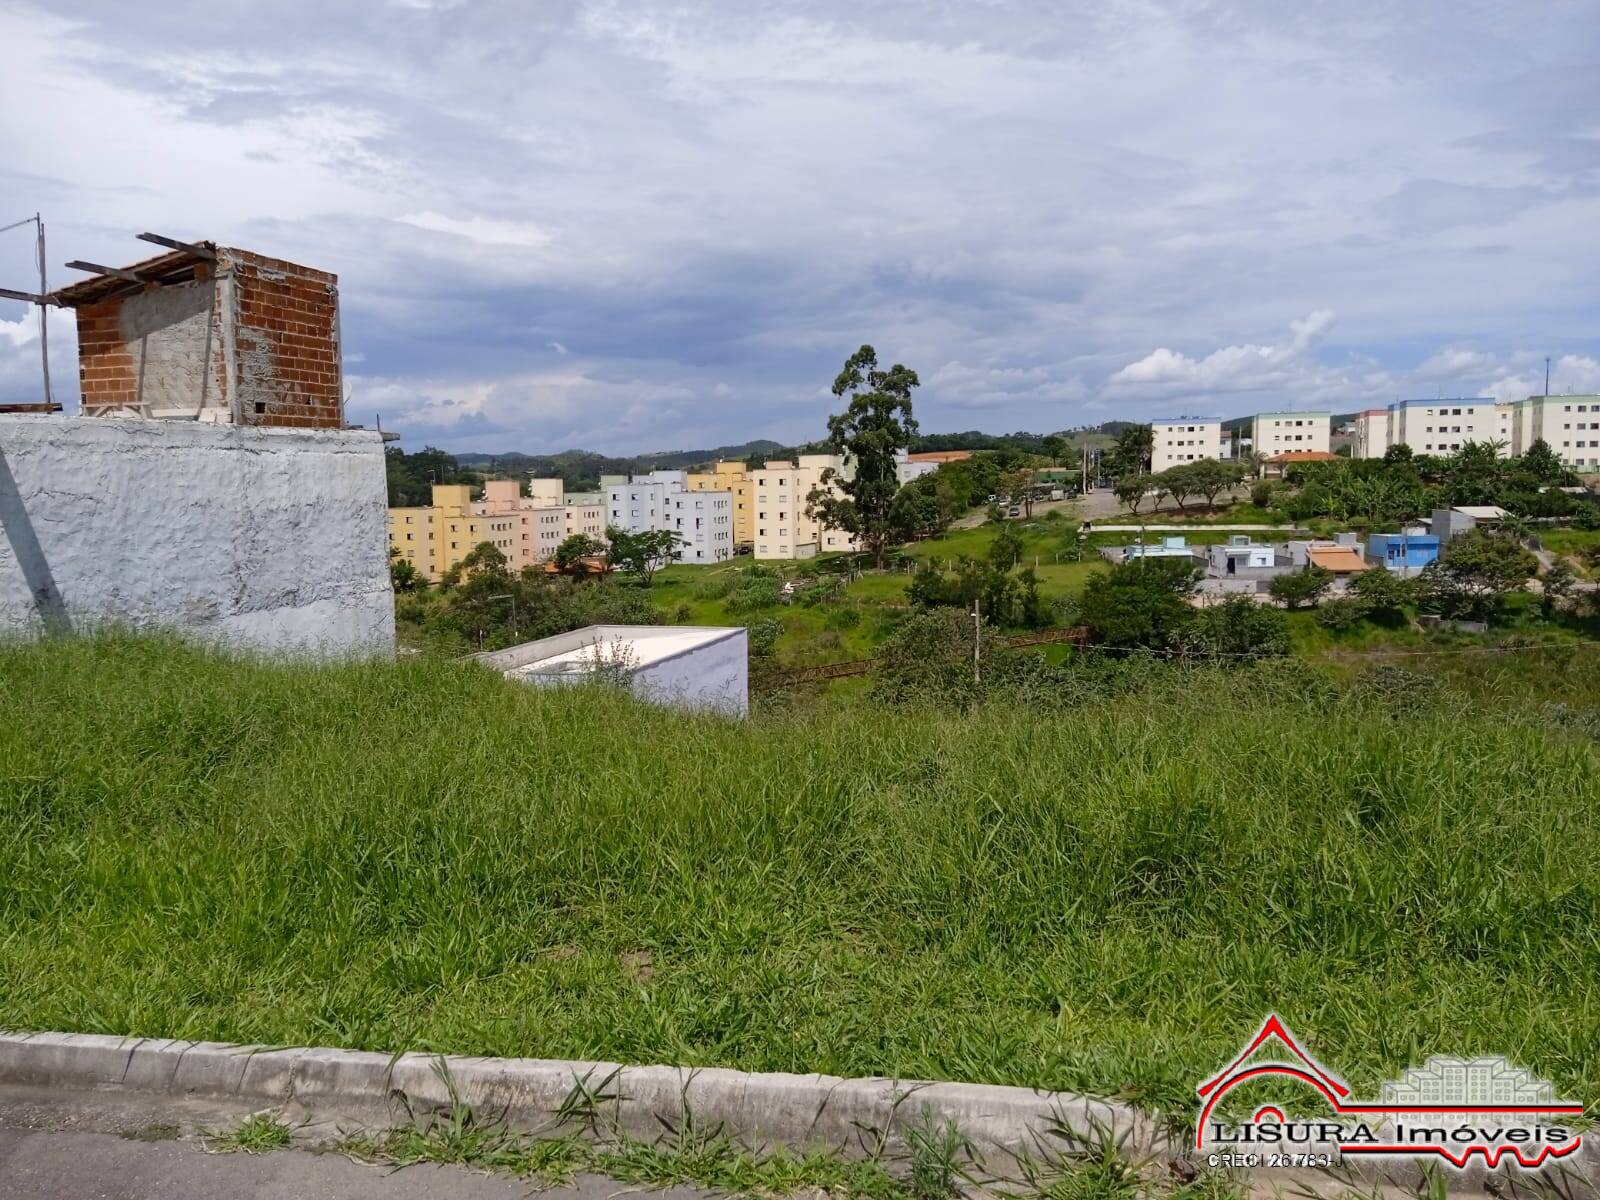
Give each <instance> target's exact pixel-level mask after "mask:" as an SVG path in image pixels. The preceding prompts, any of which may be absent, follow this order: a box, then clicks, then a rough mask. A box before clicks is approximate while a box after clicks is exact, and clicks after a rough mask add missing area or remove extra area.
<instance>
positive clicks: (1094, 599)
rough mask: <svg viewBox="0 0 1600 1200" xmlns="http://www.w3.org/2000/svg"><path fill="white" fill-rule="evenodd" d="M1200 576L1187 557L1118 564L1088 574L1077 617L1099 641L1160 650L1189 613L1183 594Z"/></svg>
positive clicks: (1190, 589) (1106, 643)
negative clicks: (1105, 569)
mask: <svg viewBox="0 0 1600 1200" xmlns="http://www.w3.org/2000/svg"><path fill="white" fill-rule="evenodd" d="M1199 580H1200V571H1199V570H1198V568H1196V567H1195V566H1194V564H1193V562H1192V561H1191V560H1190V559H1188V558H1150V559H1145V558H1140V559H1135V560H1133V561H1131V562H1126V563H1120V564H1118V565H1117V566H1114V567H1112V568H1110V570H1107V571H1100V572H1096V573H1095V574H1094V575H1091V576H1090V577H1089V581H1088V583H1086V584H1085V585H1084V589H1083V598H1082V599H1081V600H1080V601H1079V617H1078V619H1079V620H1081V621H1082V622H1083V624H1084V625H1086V626H1088V628H1089V634H1090V637H1091V639H1092V640H1093V641H1095V642H1098V643H1100V644H1102V645H1107V646H1123V647H1134V646H1145V647H1150V648H1152V649H1163V648H1165V647H1167V646H1169V645H1170V644H1171V643H1172V641H1173V639H1174V638H1175V637H1176V636H1177V633H1178V630H1179V629H1180V628H1181V627H1182V626H1183V624H1184V623H1185V622H1186V621H1188V620H1189V619H1190V617H1191V616H1192V614H1193V612H1194V610H1193V609H1191V608H1190V607H1189V605H1188V604H1187V602H1186V600H1185V597H1187V596H1188V595H1189V594H1190V593H1191V592H1193V591H1194V586H1195V584H1196V583H1198V582H1199Z"/></svg>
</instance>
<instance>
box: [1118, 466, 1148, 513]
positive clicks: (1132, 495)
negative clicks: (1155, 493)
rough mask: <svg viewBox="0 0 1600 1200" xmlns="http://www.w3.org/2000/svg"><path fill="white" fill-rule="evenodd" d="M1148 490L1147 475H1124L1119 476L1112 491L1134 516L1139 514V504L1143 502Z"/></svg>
mask: <svg viewBox="0 0 1600 1200" xmlns="http://www.w3.org/2000/svg"><path fill="white" fill-rule="evenodd" d="M1149 490H1150V477H1149V476H1148V475H1125V476H1122V477H1121V478H1119V479H1118V480H1117V482H1116V485H1115V486H1114V487H1113V488H1112V491H1114V492H1115V493H1116V496H1117V499H1118V500H1119V501H1121V502H1122V503H1123V504H1126V505H1127V506H1128V511H1129V512H1131V513H1132V514H1133V515H1134V516H1138V515H1139V505H1141V504H1143V503H1144V498H1145V493H1146V492H1147V491H1149Z"/></svg>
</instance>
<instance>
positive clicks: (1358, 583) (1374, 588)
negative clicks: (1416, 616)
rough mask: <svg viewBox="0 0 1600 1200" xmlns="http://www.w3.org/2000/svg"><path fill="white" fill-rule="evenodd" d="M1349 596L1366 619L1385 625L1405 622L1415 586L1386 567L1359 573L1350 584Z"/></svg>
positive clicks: (1414, 599) (1414, 595)
mask: <svg viewBox="0 0 1600 1200" xmlns="http://www.w3.org/2000/svg"><path fill="white" fill-rule="evenodd" d="M1350 590H1351V592H1352V594H1353V595H1354V596H1355V597H1356V598H1357V599H1359V600H1360V601H1361V604H1362V606H1363V608H1364V609H1365V614H1364V615H1366V616H1368V617H1370V618H1372V619H1373V620H1375V621H1378V622H1380V623H1381V624H1385V625H1396V624H1399V623H1401V622H1403V621H1404V620H1405V619H1406V609H1407V608H1408V607H1410V606H1411V605H1412V604H1415V603H1416V600H1417V585H1416V584H1415V583H1413V582H1412V581H1411V580H1409V579H1402V578H1401V577H1400V576H1399V575H1398V574H1397V573H1395V572H1394V571H1391V570H1389V569H1388V568H1386V567H1374V568H1373V569H1372V570H1370V571H1362V572H1360V573H1359V574H1357V575H1356V577H1355V578H1354V579H1352V580H1351V581H1350Z"/></svg>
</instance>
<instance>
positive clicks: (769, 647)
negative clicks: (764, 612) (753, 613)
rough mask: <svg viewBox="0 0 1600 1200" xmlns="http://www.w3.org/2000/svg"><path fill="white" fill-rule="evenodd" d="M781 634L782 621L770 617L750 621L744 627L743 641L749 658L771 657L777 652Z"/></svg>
mask: <svg viewBox="0 0 1600 1200" xmlns="http://www.w3.org/2000/svg"><path fill="white" fill-rule="evenodd" d="M782 636H783V622H782V621H777V620H774V619H773V618H771V617H763V618H762V619H761V620H759V621H751V622H750V624H749V625H747V626H746V627H745V641H746V643H747V644H748V645H749V647H750V657H751V658H771V657H773V655H775V654H777V652H778V639H779V638H781V637H782Z"/></svg>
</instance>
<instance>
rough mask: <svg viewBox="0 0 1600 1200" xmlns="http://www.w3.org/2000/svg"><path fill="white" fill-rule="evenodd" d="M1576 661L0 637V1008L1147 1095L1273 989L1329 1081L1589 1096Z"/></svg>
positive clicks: (1587, 764)
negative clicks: (1040, 658) (1009, 678)
mask: <svg viewBox="0 0 1600 1200" xmlns="http://www.w3.org/2000/svg"><path fill="white" fill-rule="evenodd" d="M1596 666H1597V660H1596V656H1595V655H1594V654H1593V652H1592V650H1591V651H1589V652H1579V649H1578V648H1573V649H1572V650H1571V651H1563V652H1562V654H1561V655H1559V656H1542V657H1540V656H1526V655H1524V656H1518V655H1497V656H1480V657H1477V658H1472V657H1463V658H1461V659H1459V660H1452V661H1451V665H1450V666H1449V667H1448V668H1445V667H1444V666H1442V665H1441V666H1439V667H1430V666H1429V665H1428V664H1427V663H1425V662H1424V663H1420V664H1418V665H1417V666H1415V667H1412V666H1410V665H1407V666H1406V667H1405V668H1404V670H1403V671H1402V672H1400V673H1394V672H1391V673H1390V674H1388V675H1385V676H1384V677H1383V678H1382V681H1381V686H1375V687H1366V686H1364V685H1362V683H1361V679H1360V678H1358V679H1357V683H1356V685H1352V686H1348V687H1347V686H1343V685H1341V684H1338V683H1336V682H1335V681H1333V680H1332V679H1330V678H1329V677H1328V676H1326V675H1325V674H1322V673H1319V672H1318V671H1315V670H1313V669H1311V668H1309V667H1307V666H1306V665H1305V664H1303V663H1295V662H1287V663H1279V664H1271V665H1268V666H1264V667H1261V668H1259V669H1253V670H1244V669H1241V670H1237V671H1223V670H1215V669H1210V668H1204V669H1200V668H1194V669H1186V670H1178V669H1173V670H1172V671H1170V672H1167V671H1156V672H1152V673H1150V675H1149V678H1148V681H1147V682H1146V683H1145V684H1144V685H1142V686H1141V688H1140V689H1138V690H1128V691H1125V692H1117V691H1111V692H1106V693H1103V694H1102V693H1097V696H1098V699H1096V701H1095V702H1094V703H1076V704H1075V701H1074V697H1073V696H1071V695H1066V696H1063V697H1062V698H1061V706H1060V707H1053V708H1049V709H1043V708H1033V707H1029V706H1028V705H1027V704H1025V703H1023V702H1020V701H1019V702H1018V703H1017V704H1015V705H1007V704H996V705H993V706H990V707H986V708H980V709H979V710H977V711H975V712H973V713H970V714H963V713H959V712H951V711H947V710H944V709H939V708H933V707H929V708H922V707H916V706H913V707H909V708H903V709H897V708H884V707H878V706H875V705H873V704H871V703H869V702H868V701H867V700H866V699H865V698H863V697H860V696H850V695H841V696H840V697H838V698H837V702H836V703H830V704H829V705H826V706H824V705H810V706H794V707H792V708H784V709H781V710H778V711H774V712H772V713H769V714H766V715H760V714H758V715H757V716H756V718H754V719H753V720H751V721H749V722H733V721H727V720H723V719H719V718H713V717H709V716H686V715H683V714H680V713H676V712H673V711H670V710H663V709H658V708H653V707H649V706H646V705H641V704H637V703H634V702H632V701H631V700H629V699H628V698H627V697H625V696H621V695H617V694H613V693H611V692H609V691H607V690H604V689H593V688H574V689H559V690H554V691H545V690H535V689H528V688H522V687H518V686H517V685H515V684H508V683H506V682H504V681H502V680H500V679H498V678H497V677H495V676H493V675H491V674H490V673H488V672H486V671H484V670H483V669H481V668H479V667H477V666H475V665H472V664H467V663H461V664H452V663H439V662H428V661H416V660H413V661H408V662H399V663H365V664H351V665H324V666H316V665H299V666H280V665H273V664H268V663H261V662H254V661H247V660H238V659H230V658H225V657H223V656H220V655H215V654H208V653H204V652H201V651H197V650H193V649H189V648H185V647H182V646H180V645H177V644H175V643H173V642H169V641H165V640H161V639H148V638H123V637H107V638H102V639H97V640H88V639H86V640H68V641H54V642H48V643H43V644H38V645H30V646H5V647H0V863H3V864H4V866H3V868H0V873H3V877H4V886H3V887H0V1024H4V1025H5V1026H6V1027H9V1028H13V1029H64V1030H76V1031H82V1032H94V1033H115V1034H124V1035H134V1036H152V1037H177V1038H194V1039H209V1040H223V1041H234V1042H254V1043H266V1044H273V1045H305V1044H321V1045H339V1046H350V1047H356V1048H362V1049H373V1050H385V1051H392V1050H397V1049H413V1050H435V1051H445V1052H455V1053H464V1054H491V1055H531V1056H538V1057H554V1058H576V1059H589V1060H594V1059H609V1060H615V1061H623V1062H634V1063H638V1062H674V1063H683V1064H686V1065H725V1066H732V1067H739V1068H745V1069H751V1070H782V1071H799V1072H811V1071H820V1072H827V1073H834V1074H841V1075H851V1076H854V1075H884V1076H893V1077H899V1078H906V1079H918V1078H933V1079H966V1080H974V1081H980V1082H989V1083H1006V1084H1019V1085H1025V1086H1032V1087H1040V1088H1050V1089H1063V1090H1073V1091H1084V1092H1090V1093H1097V1094H1102V1095H1111V1096H1118V1097H1122V1098H1124V1099H1129V1100H1133V1101H1136V1102H1138V1103H1140V1104H1142V1105H1144V1106H1146V1107H1148V1108H1152V1109H1158V1110H1162V1111H1164V1112H1167V1113H1172V1114H1177V1115H1179V1116H1180V1117H1181V1116H1182V1115H1183V1114H1185V1113H1187V1112H1189V1111H1191V1109H1192V1105H1193V1103H1194V1094H1193V1089H1194V1086H1195V1082H1196V1081H1197V1080H1198V1079H1201V1078H1205V1077H1206V1076H1207V1075H1208V1074H1209V1073H1210V1072H1212V1071H1213V1070H1214V1069H1215V1068H1216V1067H1217V1066H1218V1065H1219V1064H1220V1063H1222V1062H1225V1061H1227V1060H1228V1058H1229V1056H1231V1055H1232V1054H1233V1053H1234V1052H1235V1050H1236V1048H1237V1046H1238V1044H1239V1042H1240V1039H1241V1038H1243V1037H1244V1036H1246V1035H1247V1034H1249V1033H1250V1032H1252V1031H1253V1030H1254V1029H1255V1027H1256V1025H1257V1024H1258V1023H1259V1021H1260V1019H1261V1017H1262V1014H1264V1013H1265V1012H1267V1011H1269V1010H1275V1011H1277V1012H1279V1013H1281V1014H1283V1016H1284V1017H1285V1019H1286V1020H1287V1021H1288V1022H1289V1024H1290V1025H1291V1027H1292V1028H1294V1029H1295V1030H1296V1032H1297V1033H1299V1034H1300V1035H1301V1036H1302V1037H1303V1038H1304V1039H1305V1041H1306V1042H1307V1043H1308V1044H1309V1045H1310V1046H1311V1048H1312V1049H1313V1051H1314V1052H1316V1053H1318V1054H1319V1055H1321V1056H1322V1057H1324V1059H1325V1060H1326V1061H1329V1062H1332V1063H1336V1064H1337V1066H1338V1069H1339V1070H1340V1072H1341V1074H1343V1075H1344V1076H1345V1077H1346V1078H1347V1080H1348V1082H1350V1083H1351V1085H1352V1086H1353V1087H1355V1088H1356V1089H1358V1090H1359V1091H1361V1092H1371V1091H1374V1090H1376V1089H1377V1087H1378V1086H1379V1085H1380V1084H1381V1082H1382V1081H1383V1080H1384V1079H1387V1078H1390V1077H1392V1076H1393V1075H1394V1074H1395V1073H1396V1072H1398V1071H1400V1070H1403V1069H1404V1068H1406V1067H1408V1066H1411V1065H1414V1064H1415V1063H1417V1062H1420V1061H1421V1059H1422V1058H1424V1057H1425V1056H1426V1055H1427V1054H1430V1053H1451V1054H1463V1053H1499V1054H1505V1055H1507V1056H1509V1057H1511V1058H1512V1059H1514V1060H1516V1061H1517V1062H1518V1063H1519V1064H1521V1065H1525V1066H1527V1067H1529V1068H1530V1069H1532V1070H1533V1071H1534V1072H1535V1073H1536V1074H1538V1075H1540V1076H1541V1077H1543V1078H1547V1079H1551V1080H1553V1081H1554V1083H1555V1087H1556V1090H1557V1093H1558V1094H1560V1095H1564V1096H1573V1097H1575V1098H1577V1099H1580V1100H1584V1101H1587V1102H1591V1103H1592V1102H1594V1101H1595V1100H1596V1099H1597V1098H1600V1023H1597V1022H1596V1021H1595V1020H1594V1019H1593V1014H1594V1013H1595V1012H1596V1011H1597V1008H1600V936H1597V932H1596V924H1595V921H1594V914H1595V913H1596V912H1597V911H1600V742H1597V741H1596V740H1595V737H1594V736H1593V734H1592V733H1591V732H1590V731H1591V729H1592V728H1594V722H1593V714H1594V711H1595V709H1596V708H1597V707H1600V696H1597V695H1596V691H1595V689H1594V687H1593V680H1594V678H1595V670H1596ZM1446 669H1448V670H1449V671H1452V672H1456V673H1457V674H1454V675H1449V676H1444V675H1441V676H1440V677H1441V678H1443V679H1445V681H1446V684H1447V686H1443V687H1442V688H1441V689H1440V690H1430V689H1428V688H1422V687H1419V686H1407V685H1408V683H1415V682H1416V679H1417V678H1418V677H1419V673H1420V672H1422V671H1428V670H1433V671H1440V672H1442V671H1444V670H1446ZM1426 681H1427V680H1426V679H1424V682H1426ZM1556 703H1559V704H1560V705H1561V706H1562V710H1561V711H1562V716H1561V719H1560V720H1557V719H1556V718H1555V716H1554V715H1553V713H1554V710H1553V709H1552V707H1551V706H1552V704H1556ZM641 952H647V953H648V954H649V956H650V963H651V971H650V973H648V975H646V974H645V973H642V972H640V971H638V970H637V969H635V968H634V966H633V965H632V964H636V963H637V962H638V961H639V954H640V953H641Z"/></svg>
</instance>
